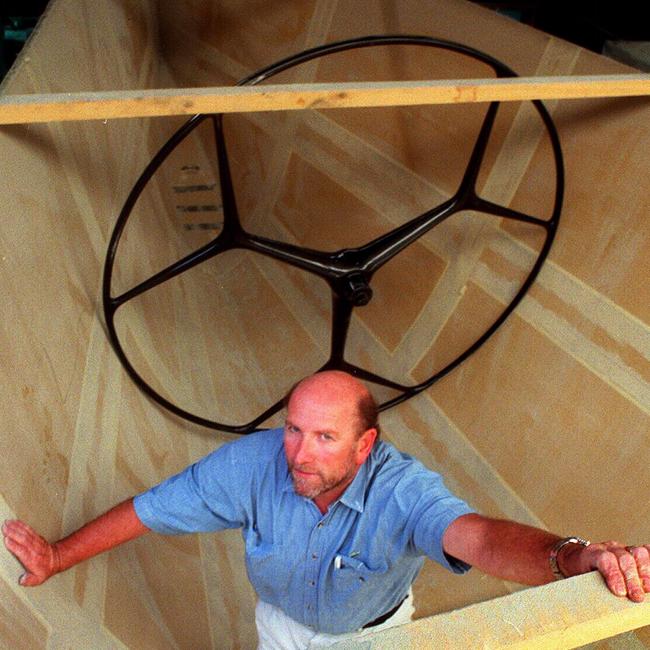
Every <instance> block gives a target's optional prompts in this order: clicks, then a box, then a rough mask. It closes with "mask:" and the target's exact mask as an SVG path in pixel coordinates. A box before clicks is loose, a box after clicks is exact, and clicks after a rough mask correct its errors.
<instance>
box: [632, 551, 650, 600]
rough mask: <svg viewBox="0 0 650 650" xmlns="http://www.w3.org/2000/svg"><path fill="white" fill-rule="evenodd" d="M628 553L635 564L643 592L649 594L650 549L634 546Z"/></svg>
mask: <svg viewBox="0 0 650 650" xmlns="http://www.w3.org/2000/svg"><path fill="white" fill-rule="evenodd" d="M630 553H631V554H632V557H633V558H634V560H635V562H636V568H637V571H638V573H639V578H640V579H641V586H642V587H643V591H645V592H650V549H648V547H647V546H635V547H632V548H631V549H630Z"/></svg>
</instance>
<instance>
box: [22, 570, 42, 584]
mask: <svg viewBox="0 0 650 650" xmlns="http://www.w3.org/2000/svg"><path fill="white" fill-rule="evenodd" d="M44 582H45V580H44V579H43V578H41V577H38V576H35V575H34V574H33V573H29V572H27V573H23V574H22V575H21V576H20V578H18V584H19V585H20V586H21V587H38V585H42V584H43V583H44Z"/></svg>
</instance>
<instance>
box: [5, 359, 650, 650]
mask: <svg viewBox="0 0 650 650" xmlns="http://www.w3.org/2000/svg"><path fill="white" fill-rule="evenodd" d="M376 419H377V409H376V405H375V403H374V401H373V399H372V396H371V395H370V393H369V392H368V390H367V389H366V388H365V386H364V385H363V384H362V383H361V382H359V381H358V380H357V379H355V378H354V377H352V376H351V375H348V374H346V373H343V372H340V371H326V372H321V373H318V374H316V375H313V376H311V377H308V378H306V379H304V380H303V381H301V382H300V383H299V384H298V385H297V386H296V387H295V388H294V389H293V391H292V392H291V393H290V396H289V398H288V408H287V417H286V422H285V426H284V430H275V431H265V432H260V433H256V434H252V435H250V436H246V437H243V438H240V439H238V440H236V441H234V442H232V443H230V444H227V445H223V446H222V447H221V448H220V449H218V450H217V451H215V452H213V453H212V454H209V455H208V456H206V457H205V458H204V459H202V460H200V461H199V462H198V463H196V464H195V465H193V466H191V467H189V468H188V469H186V470H185V471H184V472H181V473H180V474H178V475H176V476H174V477H172V478H170V479H168V480H167V481H165V482H163V483H162V484H160V485H159V486H157V487H155V488H153V489H152V490H149V491H148V492H145V493H144V494H141V495H139V496H137V497H135V499H130V500H128V501H126V502H124V503H122V504H120V505H118V506H116V507H115V508H113V509H112V510H110V511H109V512H107V513H105V514H104V515H102V516H100V517H99V518H98V519H96V520H94V521H93V522H90V523H89V524H86V525H85V526H84V527H83V528H81V529H79V530H78V531H76V532H75V533H73V534H72V535H70V536H69V537H67V538H65V539H63V540H61V541H59V542H56V543H55V544H49V543H47V542H46V541H45V540H44V539H43V538H41V537H40V536H39V535H38V534H37V533H36V532H34V531H33V530H32V529H31V528H30V527H29V526H27V525H26V524H24V523H22V522H19V521H10V522H5V525H4V526H3V533H4V539H5V545H6V546H7V548H8V549H9V550H10V551H11V552H12V553H13V554H14V555H15V556H16V557H17V558H18V560H19V561H20V562H21V563H22V564H23V566H24V567H25V573H24V574H23V576H22V577H21V579H20V583H21V584H22V585H24V586H35V585H38V584H41V583H42V582H44V581H45V580H47V579H48V578H50V577H51V576H53V575H54V574H56V573H58V572H60V571H63V570H65V569H67V568H69V567H71V566H73V565H74V564H76V563H77V562H80V561H82V560H84V559H86V558H88V557H91V556H93V555H95V554H97V553H100V552H102V551H105V550H107V549H109V548H112V547H114V546H116V545H117V544H120V543H122V542H125V541H127V540H130V539H133V538H135V537H138V536H140V535H142V534H144V533H146V532H148V531H149V530H151V529H153V530H156V531H158V532H161V533H169V534H179V533H187V532H193V531H194V532H196V531H216V530H221V529H224V528H234V527H239V528H241V529H242V535H243V537H244V540H245V545H246V565H247V570H248V575H249V577H250V579H251V582H252V584H253V586H254V588H255V590H256V592H257V595H258V597H259V602H258V605H257V610H256V624H257V627H258V632H259V637H260V647H261V648H306V647H324V646H327V645H329V644H331V643H334V642H336V641H338V640H340V639H341V638H349V637H350V636H351V635H362V634H364V633H367V632H368V631H374V630H377V629H379V628H380V627H387V626H389V625H395V624H400V623H403V622H405V621H406V620H408V619H409V618H410V614H411V613H412V611H413V608H412V605H411V599H412V596H411V592H410V587H411V584H412V582H413V580H414V579H415V577H416V575H417V573H418V572H419V570H420V568H421V566H422V563H423V558H424V557H425V556H428V557H430V558H432V559H433V560H435V561H437V562H439V563H440V564H442V565H443V566H445V567H447V568H448V569H450V570H452V571H454V572H457V573H462V572H464V571H467V570H468V569H469V567H470V566H474V567H476V568H478V569H479V570H481V571H483V572H485V573H489V574H491V575H494V576H497V577H500V578H503V579H506V580H512V581H516V582H520V583H524V584H531V585H533V584H543V583H546V582H550V581H552V580H553V579H554V578H556V577H567V576H573V575H578V574H581V573H586V572H588V571H591V570H594V569H598V570H599V571H600V573H601V574H602V575H603V577H604V579H605V581H606V583H607V585H608V587H609V589H610V590H611V591H612V592H613V593H614V594H616V595H619V596H624V595H627V596H628V597H629V598H630V599H631V600H633V601H642V600H643V598H644V592H649V591H650V561H649V550H650V547H648V546H639V547H635V548H630V547H625V546H623V545H622V544H619V543H616V542H604V543H600V544H591V545H588V542H586V541H585V540H581V539H579V538H565V539H561V538H560V537H558V536H557V535H553V534H551V533H548V532H546V531H543V530H539V529H536V528H532V527H529V526H524V525H521V524H517V523H515V522H510V521H502V520H495V519H489V518H487V517H483V516H481V515H479V514H476V513H474V512H473V511H472V510H471V509H470V508H469V507H468V506H467V504H465V503H464V502H463V501H461V500H460V499H458V498H456V497H455V496H453V495H452V494H451V493H449V492H448V491H447V489H446V488H445V487H444V485H443V483H442V480H441V478H440V476H439V475H438V474H436V473H434V472H431V471H430V470H428V469H426V468H425V467H424V466H423V465H421V464H420V463H419V462H418V461H416V460H415V459H413V458H411V457H409V456H407V455H405V454H401V453H400V452H398V451H397V450H396V449H395V448H394V447H393V446H392V445H389V444H387V443H384V442H381V441H378V440H377V438H378V434H379V432H378V426H377V421H376Z"/></svg>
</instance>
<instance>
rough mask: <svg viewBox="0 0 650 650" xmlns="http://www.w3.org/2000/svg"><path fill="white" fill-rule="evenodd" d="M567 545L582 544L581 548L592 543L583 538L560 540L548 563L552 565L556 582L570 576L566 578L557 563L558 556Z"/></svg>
mask: <svg viewBox="0 0 650 650" xmlns="http://www.w3.org/2000/svg"><path fill="white" fill-rule="evenodd" d="M567 544H580V545H581V546H589V544H591V542H589V541H588V540H586V539H583V538H582V537H577V536H573V537H565V538H564V539H559V540H558V541H557V542H556V543H555V546H553V548H552V549H551V554H550V555H549V556H548V561H549V564H550V565H551V571H552V572H553V575H554V576H555V579H556V580H564V578H567V577H568V576H565V575H564V573H562V571H561V570H560V567H559V565H558V563H557V556H558V555H559V553H560V550H561V549H562V548H564V547H565V546H566V545H567Z"/></svg>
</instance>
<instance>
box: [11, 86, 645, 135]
mask: <svg viewBox="0 0 650 650" xmlns="http://www.w3.org/2000/svg"><path fill="white" fill-rule="evenodd" d="M647 95H650V74H631V75H594V76H584V77H516V78H512V79H454V80H444V81H401V82H398V81H392V82H363V83H356V82H355V83H316V84H297V85H292V84H285V85H263V86H244V87H241V86H237V87H216V88H170V89H158V90H123V91H104V92H85V93H84V92H82V93H59V94H38V95H6V96H3V97H0V124H28V123H35V122H59V121H72V120H107V119H118V118H129V117H131V118H133V117H157V116H165V115H194V114H196V113H248V112H257V111H287V110H304V109H310V108H311V109H323V108H353V107H362V106H407V105H418V104H463V103H474V102H491V101H503V102H507V101H525V100H533V99H583V98H594V97H629V96H647Z"/></svg>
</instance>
